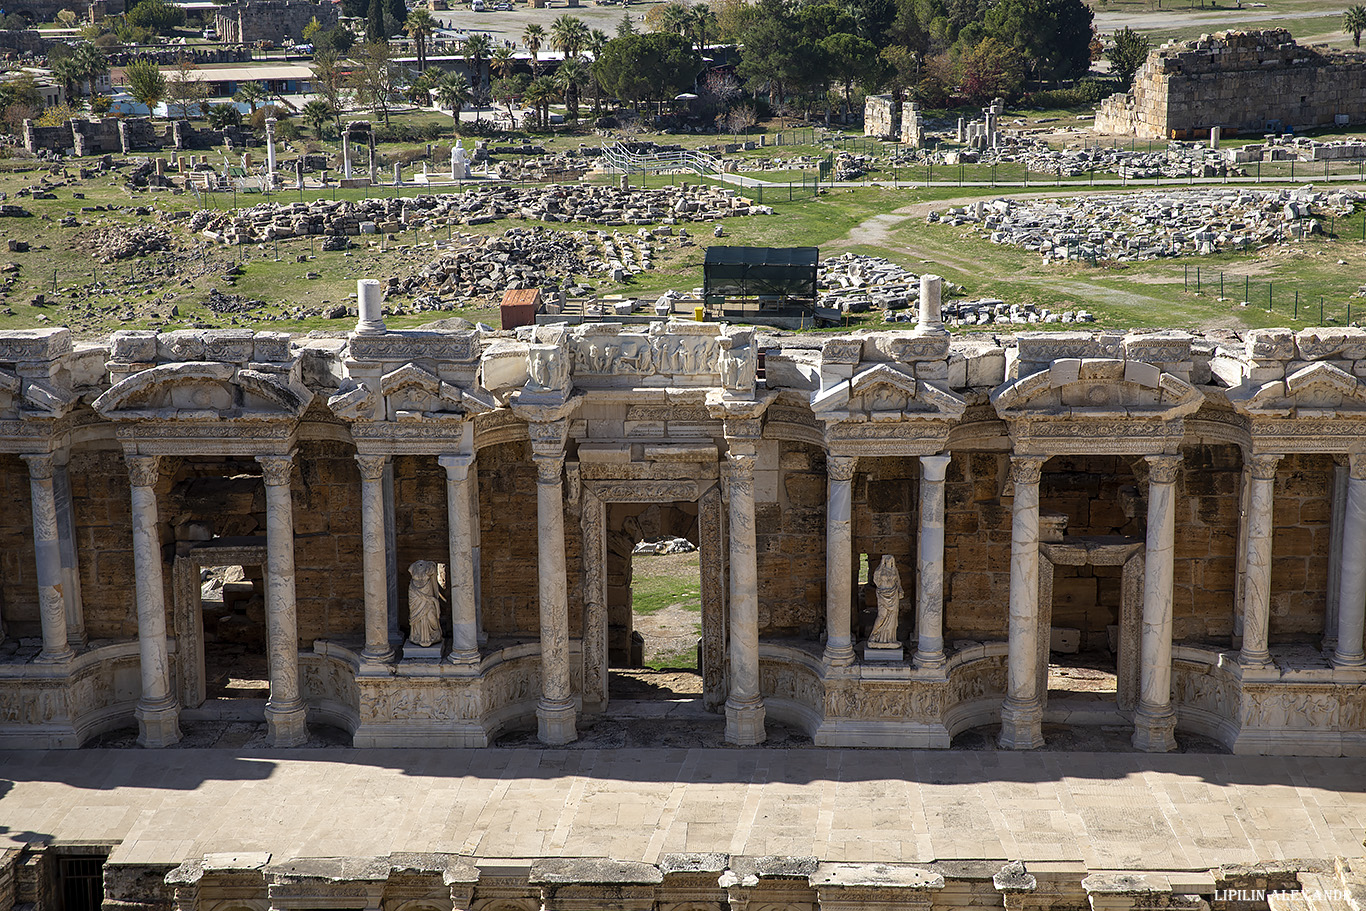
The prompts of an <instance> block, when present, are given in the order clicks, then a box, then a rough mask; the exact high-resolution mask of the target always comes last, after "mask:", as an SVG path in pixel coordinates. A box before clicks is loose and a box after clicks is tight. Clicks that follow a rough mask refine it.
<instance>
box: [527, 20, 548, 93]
mask: <svg viewBox="0 0 1366 911" xmlns="http://www.w3.org/2000/svg"><path fill="white" fill-rule="evenodd" d="M522 46H523V47H525V48H526V49H527V50H528V51H530V52H531V76H532V78H533V79H534V78H535V77H537V76H539V75H541V61H540V58H539V57H538V56H537V55H538V54H540V53H541V48H543V47H545V29H544V28H542V27H541V26H539V25H537V24H536V23H535V22H533V23H531V24H530V25H528V26H527V27H526V31H524V32H522Z"/></svg>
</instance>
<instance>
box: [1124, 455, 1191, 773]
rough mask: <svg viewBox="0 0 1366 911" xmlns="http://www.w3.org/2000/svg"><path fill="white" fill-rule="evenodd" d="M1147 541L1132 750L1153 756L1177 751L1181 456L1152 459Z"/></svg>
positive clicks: (1149, 461)
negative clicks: (1175, 605)
mask: <svg viewBox="0 0 1366 911" xmlns="http://www.w3.org/2000/svg"><path fill="white" fill-rule="evenodd" d="M1147 461H1148V540H1147V548H1146V549H1145V551H1144V557H1143V637H1142V640H1141V646H1140V652H1139V684H1138V693H1139V696H1138V710H1137V712H1135V714H1134V736H1133V744H1134V747H1135V748H1136V749H1140V750H1146V751H1147V752H1149V753H1166V752H1170V751H1171V750H1174V749H1176V735H1175V731H1176V712H1175V711H1174V710H1173V709H1172V580H1173V577H1174V576H1173V574H1174V557H1175V553H1176V478H1177V475H1178V474H1179V473H1180V470H1181V457H1180V456H1178V455H1153V456H1147Z"/></svg>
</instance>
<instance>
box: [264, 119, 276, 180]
mask: <svg viewBox="0 0 1366 911" xmlns="http://www.w3.org/2000/svg"><path fill="white" fill-rule="evenodd" d="M266 186H268V187H270V188H271V189H274V188H275V118H274V117H267V118H266Z"/></svg>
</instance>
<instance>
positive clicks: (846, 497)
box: [825, 455, 858, 667]
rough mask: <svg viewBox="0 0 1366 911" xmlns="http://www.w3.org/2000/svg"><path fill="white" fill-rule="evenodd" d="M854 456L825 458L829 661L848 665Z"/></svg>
mask: <svg viewBox="0 0 1366 911" xmlns="http://www.w3.org/2000/svg"><path fill="white" fill-rule="evenodd" d="M857 465H858V459H857V458H855V457H853V456H833V455H832V456H830V457H828V458H827V459H826V460H825V471H826V507H825V663H826V664H827V665H829V666H831V667H845V666H847V665H850V664H853V663H854V640H853V635H852V632H851V628H850V622H849V621H850V610H851V606H852V604H853V600H854V553H853V549H854V548H853V545H854V534H853V529H851V528H850V527H849V520H850V516H851V514H852V512H853V502H854V494H853V481H854V469H855V467H857Z"/></svg>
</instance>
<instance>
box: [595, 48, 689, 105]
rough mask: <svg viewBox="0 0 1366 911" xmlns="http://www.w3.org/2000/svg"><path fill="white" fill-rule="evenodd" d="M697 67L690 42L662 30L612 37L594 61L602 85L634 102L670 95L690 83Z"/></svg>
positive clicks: (658, 98) (675, 93) (617, 95)
mask: <svg viewBox="0 0 1366 911" xmlns="http://www.w3.org/2000/svg"><path fill="white" fill-rule="evenodd" d="M701 69H702V61H701V60H700V59H699V58H698V56H697V52H696V51H694V50H693V48H692V44H691V42H689V41H688V40H687V39H686V38H683V37H681V36H679V35H669V34H665V33H663V32H651V33H649V34H645V35H627V36H626V37H624V38H614V39H612V40H611V41H609V42H607V45H606V46H605V47H604V48H603V49H602V56H601V57H600V58H598V61H597V63H596V64H594V71H595V72H596V73H597V76H598V79H599V81H601V83H602V86H603V88H604V89H606V90H607V91H608V92H610V93H611V94H613V95H615V96H616V97H617V98H621V99H623V100H626V101H630V102H632V103H635V104H639V103H640V102H641V101H645V100H659V101H662V100H663V99H665V98H673V96H675V95H677V94H678V93H679V92H681V91H683V90H684V89H685V88H687V87H688V86H690V85H691V84H692V81H693V80H694V79H695V78H697V74H698V73H699V72H701Z"/></svg>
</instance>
